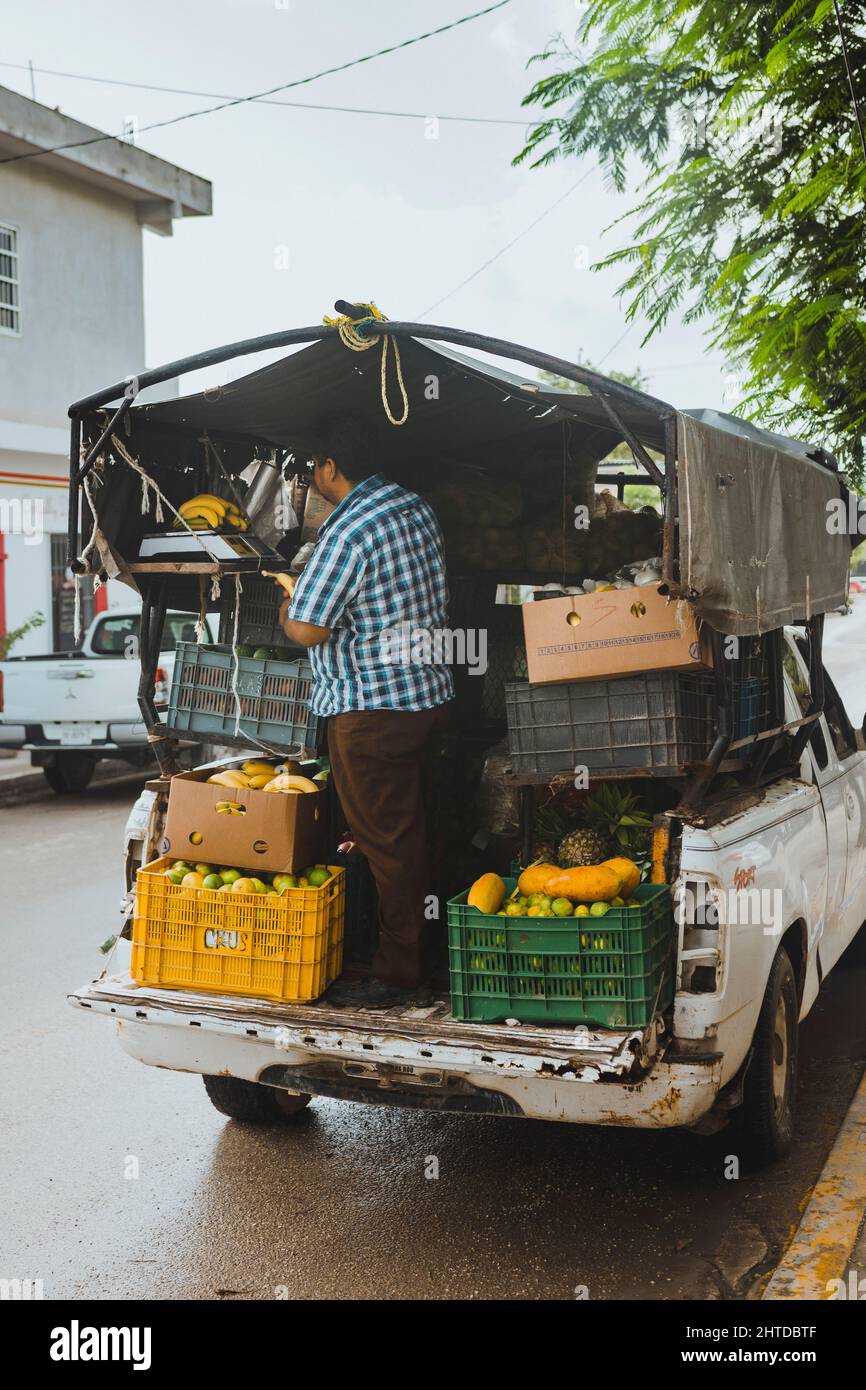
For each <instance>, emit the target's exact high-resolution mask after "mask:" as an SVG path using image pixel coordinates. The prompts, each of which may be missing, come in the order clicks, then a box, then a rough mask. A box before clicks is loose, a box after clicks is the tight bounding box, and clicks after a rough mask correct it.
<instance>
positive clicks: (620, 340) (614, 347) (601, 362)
mask: <svg viewBox="0 0 866 1390" xmlns="http://www.w3.org/2000/svg"><path fill="white" fill-rule="evenodd" d="M633 328H634V324H633V323H630V324H629V326H628V328H626V330H625V332H624V333H620V335H619V337H618V338H617V340H616V342H615V343H613V344H612V345H611V347H609V348H608V350H607V352H606V353H605V354H604V357H602V358H601V359H600V360H599V362H598V366H599V367H601V366H603V365H604V363H605V362H606V361H607V359H608V358H609V357H610V355H611V353H613V352H616V350H617V348H618V347H619V345H620V343H624V342H625V340H626V338H627V337H628V335H629V333H630V332H631V330H632V329H633Z"/></svg>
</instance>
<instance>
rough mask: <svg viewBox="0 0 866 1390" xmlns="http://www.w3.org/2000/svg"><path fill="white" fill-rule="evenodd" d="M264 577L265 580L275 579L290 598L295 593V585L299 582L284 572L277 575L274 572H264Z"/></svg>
mask: <svg viewBox="0 0 866 1390" xmlns="http://www.w3.org/2000/svg"><path fill="white" fill-rule="evenodd" d="M262 577H263V578H264V579H275V580H276V581H277V583H278V584H279V585H281V587H282V588H283V589H285V591H286V593H287V594H288V595H289V597H290V598H291V596H292V594H293V593H294V592H295V585H296V584H297V582H298V581H297V580H296V579H295V577H294V575H291V574H283V573H282V572H280V573H278V574H277V573H275V572H274V571H273V570H262Z"/></svg>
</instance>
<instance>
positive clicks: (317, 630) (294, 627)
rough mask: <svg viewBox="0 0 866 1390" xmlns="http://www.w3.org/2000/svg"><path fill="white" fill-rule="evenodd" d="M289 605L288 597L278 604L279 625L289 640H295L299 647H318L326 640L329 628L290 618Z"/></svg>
mask: <svg viewBox="0 0 866 1390" xmlns="http://www.w3.org/2000/svg"><path fill="white" fill-rule="evenodd" d="M291 605H292V600H291V599H290V598H287V599H286V600H285V601H284V602H283V603H281V604H280V627H281V628H282V629H283V632H284V633H285V634H286V636H287V637H288V639H289V641H290V642H297V643H298V646H300V647H318V646H319V645H320V644H321V643H322V642H327V640H328V638H329V637H330V635H331V629H330V628H329V627H318V626H317V625H316V624H315V623H301V622H298V620H297V619H296V618H290V617H289V609H290V607H291Z"/></svg>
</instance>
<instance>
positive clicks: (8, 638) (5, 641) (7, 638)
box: [0, 613, 45, 661]
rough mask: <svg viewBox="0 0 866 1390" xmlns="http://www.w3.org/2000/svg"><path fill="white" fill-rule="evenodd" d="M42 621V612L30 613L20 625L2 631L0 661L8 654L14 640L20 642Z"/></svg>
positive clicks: (43, 621) (39, 625) (41, 623)
mask: <svg viewBox="0 0 866 1390" xmlns="http://www.w3.org/2000/svg"><path fill="white" fill-rule="evenodd" d="M44 623H45V617H44V615H43V614H42V613H31V614H30V617H29V618H27V619H26V621H25V622H23V623H22V624H21V626H20V627H14V628H13V629H12V631H11V632H4V633H3V634H2V636H0V661H2V660H3V658H4V657H7V656H8V655H9V653H10V652H11V650H12V648H13V647H14V646H15V643H16V642H20V641H21V639H22V638H23V637H26V636H27V634H28V633H29V632H34V631H35V629H36V628H38V627H42V626H43V625H44Z"/></svg>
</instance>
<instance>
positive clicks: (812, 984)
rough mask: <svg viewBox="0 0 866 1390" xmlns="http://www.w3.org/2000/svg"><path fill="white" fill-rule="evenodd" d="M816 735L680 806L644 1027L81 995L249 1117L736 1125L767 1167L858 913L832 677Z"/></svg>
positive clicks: (148, 993)
mask: <svg viewBox="0 0 866 1390" xmlns="http://www.w3.org/2000/svg"><path fill="white" fill-rule="evenodd" d="M784 681H785V701H786V705H787V717H788V718H789V719H790V720H791V721H794V720H797V719H799V718H800V716H801V713H802V712H803V711H804V710H805V709H806V707H807V705H808V701H809V673H808V669H807V666H806V664H805V663H804V661H803V658H802V656H801V653H800V651H799V649H798V646H797V641H796V638H795V635H794V633H793V632H791V633H787V634H786V637H785V655H784ZM815 728H816V731H815V733H814V734H813V736H812V738H811V741H810V743H809V745H808V746H807V747H806V750H805V751H804V753H803V755H802V759H801V763H800V768H799V775H798V776H786V777H782V778H779V779H777V780H776V781H774V782H771V783H770V784H769V785H766V786H764V787H761V788H746V787H738V788H737V789H736V790H735V791H734V792H728V793H727V794H726V795H720V796H717V797H716V798H715V799H714V800H708V801H707V802H706V803H705V804H704V806H703V808H702V810H701V813H700V814H699V815H695V816H694V817H693V818H692V819H690V820H683V819H681V818H678V817H676V816H674V815H672V816H671V817H670V829H671V837H672V838H671V849H672V855H671V861H672V864H673V866H674V867H673V869H672V872H671V877H672V878H673V879H674V897H675V903H676V906H677V911H676V913H675V916H676V918H677V925H676V930H675V940H674V941H673V943H672V952H671V968H672V970H674V971H675V979H676V992H675V995H674V1003H673V1007H672V1009H671V1010H670V1011H669V1012H668V1013H667V1014H666V1015H665V1016H659V1017H657V1018H656V1019H655V1020H654V1021H653V1022H652V1023H651V1024H650V1025H649V1026H648V1027H646V1028H642V1029H627V1028H619V1029H613V1030H610V1029H605V1028H601V1027H597V1026H591V1027H573V1026H569V1027H565V1026H538V1025H535V1024H532V1025H529V1024H522V1025H517V1026H509V1025H507V1024H490V1023H464V1022H458V1021H456V1020H454V1019H453V1018H452V1017H451V1016H450V1009H449V1004H448V999H447V996H444V997H443V998H442V999H440V1000H439V1001H437V1003H436V1004H435V1005H434V1006H432V1007H430V1008H401V1009H392V1010H389V1011H387V1012H381V1013H375V1012H362V1011H356V1010H352V1009H338V1008H335V1007H333V1006H332V1005H329V1004H328V1003H327V1002H325V1001H320V1002H319V1003H317V1004H308V1005H291V1004H275V1003H271V1002H267V1001H264V1000H258V999H241V998H234V997H227V996H222V997H220V996H216V995H207V994H199V993H193V992H191V991H184V990H168V989H156V988H151V987H146V986H142V987H140V988H138V987H136V985H135V984H134V983H133V982H132V981H131V980H130V978H129V975H128V972H127V971H125V970H123V969H118V959H117V956H115V959H114V962H113V963H111V964H110V965H109V967H108V968H107V971H106V973H105V974H104V975H103V976H102V977H100V978H99V979H98V980H95V981H94V982H93V983H92V984H90V985H88V986H86V987H85V988H83V989H81V990H79V991H78V992H77V993H75V994H73V995H71V996H70V1002H71V1003H72V1004H73V1005H74V1006H75V1007H76V1008H80V1009H86V1010H88V1011H89V1012H91V1013H99V1014H107V1015H109V1016H111V1017H113V1018H114V1019H115V1021H116V1024H117V1033H118V1038H119V1040H120V1043H121V1046H122V1047H124V1048H125V1049H126V1051H127V1052H128V1053H130V1054H131V1055H132V1056H133V1057H136V1058H138V1060H139V1061H141V1062H146V1063H148V1064H149V1065H151V1066H157V1067H167V1068H169V1069H170V1070H174V1071H186V1072H198V1073H200V1074H201V1075H202V1076H203V1078H204V1082H205V1086H206V1087H207V1091H208V1094H209V1096H210V1098H211V1100H212V1101H213V1103H214V1105H215V1106H216V1107H217V1109H218V1110H220V1111H221V1112H222V1113H224V1114H226V1115H229V1116H232V1117H233V1118H235V1119H238V1120H246V1121H273V1120H277V1119H290V1118H291V1117H292V1116H294V1115H296V1114H297V1113H299V1112H300V1111H301V1110H302V1109H303V1108H304V1107H305V1106H306V1105H307V1104H308V1103H309V1101H310V1099H311V1097H313V1096H329V1097H336V1098H338V1099H344V1100H353V1101H362V1102H366V1103H368V1104H375V1105H395V1106H396V1105H399V1106H416V1107H422V1108H429V1109H435V1110H440V1111H462V1112H470V1113H476V1114H494V1115H507V1116H519V1117H523V1118H526V1119H544V1120H561V1121H565V1122H567V1123H572V1124H601V1125H627V1126H637V1127H643V1128H647V1129H659V1128H667V1127H673V1126H684V1127H692V1128H697V1129H698V1130H702V1131H704V1132H711V1131H712V1130H714V1129H718V1128H720V1127H721V1126H723V1125H724V1124H726V1123H728V1122H729V1121H731V1120H732V1119H734V1118H736V1119H737V1122H738V1124H739V1125H740V1127H741V1135H740V1141H739V1145H740V1146H739V1147H738V1149H737V1152H738V1153H743V1155H744V1156H748V1157H749V1158H750V1160H751V1162H753V1163H760V1162H769V1161H772V1160H773V1159H775V1158H778V1157H780V1156H781V1155H782V1154H783V1153H784V1152H785V1151H786V1150H787V1148H788V1147H789V1145H790V1144H791V1142H792V1137H793V1132H794V1110H795V1094H796V1082H797V1035H798V1022H799V1021H800V1020H801V1019H803V1018H804V1017H805V1016H806V1014H807V1013H808V1012H809V1010H810V1009H811V1007H812V1005H813V1004H814V1002H815V999H816V997H817V994H818V991H819V989H820V988H821V985H822V983H823V981H824V980H825V979H826V977H827V975H828V974H829V972H830V971H831V970H832V969H833V967H834V965H835V964H836V962H837V961H838V959H839V957H840V956H841V955H842V953H843V951H844V950H845V949H846V947H848V946H849V945H850V944H851V943H852V942H853V940H854V938H855V936H857V933H858V931H859V929H860V927H861V924H862V923H863V922H864V919H866V752H864V739H863V734H862V732H860V731H856V732H855V731H854V730H853V729H852V727H851V725H850V723H849V721H848V719H847V716H846V714H845V711H844V709H843V707H842V705H841V702H840V701H839V699H838V696H837V695H836V692H835V690H834V688H833V686H832V684H831V683H830V681H829V678H828V679H827V682H826V687H825V713H824V714H823V715H822V716H821V718H820V720H819V721H818V723H817V724H816V726H815ZM148 798H149V799H148ZM137 814H138V819H137V821H136V820H133V822H132V824H131V826H130V828H129V830H128V844H127V852H128V865H129V868H128V878H127V883H128V885H129V883H130V882H131V869H132V867H133V866H134V863H135V861H136V859H138V858H144V859H148V858H151V857H155V854H156V848H155V847H156V845H157V843H158V841H159V839H160V838H161V835H162V810H161V808H160V804H159V801H158V799H157V798H156V797H155V796H154V793H152V792H151V793H146V794H145V796H144V798H143V799H142V800H140V801H139V803H138V807H137ZM860 942H862V937H861V938H860ZM859 944H860V943H859V942H858V946H859ZM119 947H120V948H122V949H123V950H124V951H126V952H128V949H129V948H128V943H127V942H125V941H121V942H120V943H119ZM109 971H110V972H111V973H109Z"/></svg>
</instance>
